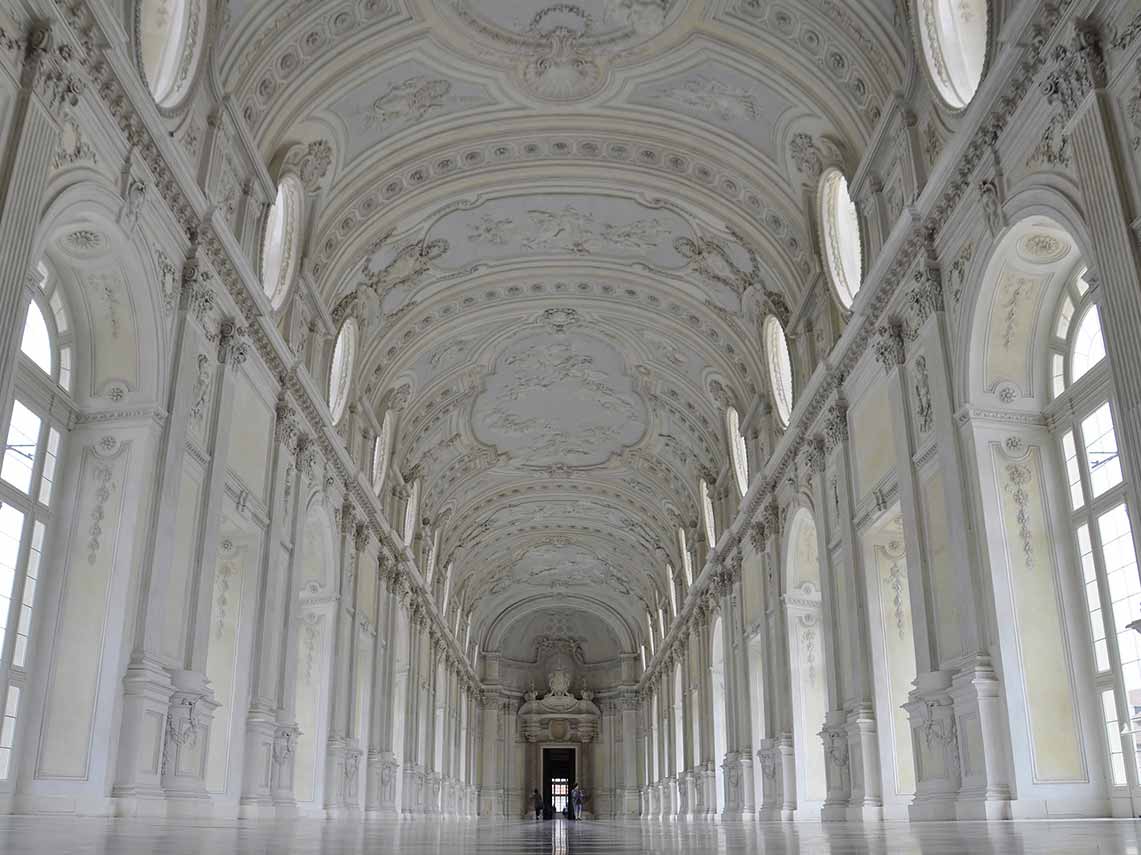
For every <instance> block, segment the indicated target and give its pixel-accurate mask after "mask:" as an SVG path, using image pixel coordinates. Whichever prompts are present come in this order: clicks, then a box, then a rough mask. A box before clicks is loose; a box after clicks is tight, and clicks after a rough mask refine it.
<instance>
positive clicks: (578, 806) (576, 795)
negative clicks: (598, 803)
mask: <svg viewBox="0 0 1141 855" xmlns="http://www.w3.org/2000/svg"><path fill="white" fill-rule="evenodd" d="M585 801H586V793H584V792H583V791H582V787H580V786H579V785H578V782H577V781H576V782H575V785H574V789H573V790H571V803H572V804H573V805H574V818H575V819H582V805H583V802H585Z"/></svg>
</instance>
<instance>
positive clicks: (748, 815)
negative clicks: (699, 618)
mask: <svg viewBox="0 0 1141 855" xmlns="http://www.w3.org/2000/svg"><path fill="white" fill-rule="evenodd" d="M742 561H743V557H742V555H741V546H740V544H739V543H738V544H736V545H735V546H734V547H733V549H732V550H731V551H730V552H729V554H728V555H727V556H726V559H725V567H726V572H725V576H724V578H725V584H726V586H727V587H726V591H727V596H726V600H725V601H726V603H727V605H728V613H727V614H726V620H725V624H726V625H727V627H728V632H729V635H730V638H731V640H732V647H730V648H727V650H726V668H727V670H729V669H730V668H731V674H732V682H733V699H734V703H733V711H734V718H735V720H734V727H733V741H732V742H731V743H730V746H731V747H732V752H733V754H734V757H733V761H732V762H733V769H732V774H731V775H729V776H727V778H728V780H729V781H730V787H731V788H732V789H735V790H736V809H735V810H736V813H735V816H739V817H741V818H743V819H752V818H753V815H754V814H755V813H756V804H755V802H756V791H755V789H754V786H753V745H752V740H753V728H752V724H751V721H752V703H751V699H750V697H749V661H748V655H747V650H748V647H747V645H746V644H745V614H744V594H743V592H742V581H741V566H742Z"/></svg>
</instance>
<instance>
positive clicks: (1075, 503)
mask: <svg viewBox="0 0 1141 855" xmlns="http://www.w3.org/2000/svg"><path fill="white" fill-rule="evenodd" d="M1062 453H1063V454H1064V455H1065V457H1066V477H1067V479H1068V480H1069V482H1070V507H1071V508H1072V509H1073V510H1075V511H1076V510H1077V509H1078V508H1080V507H1082V506H1083V505H1085V503H1086V500H1085V494H1084V492H1083V491H1082V473H1081V470H1080V469H1079V468H1078V449H1077V447H1076V446H1075V444H1074V433H1073V431H1066V432H1065V433H1064V434H1063V435H1062Z"/></svg>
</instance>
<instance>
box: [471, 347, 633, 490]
mask: <svg viewBox="0 0 1141 855" xmlns="http://www.w3.org/2000/svg"><path fill="white" fill-rule="evenodd" d="M624 372H625V367H624V365H623V362H622V358H621V356H620V355H619V354H618V352H617V351H615V350H614V349H613V348H612V347H610V346H609V345H607V344H606V343H604V342H602V341H600V340H599V339H596V338H593V337H587V336H585V335H581V334H578V333H568V334H565V335H564V336H560V337H558V338H556V339H555V340H554V341H552V340H551V338H550V337H549V336H546V335H542V336H532V337H530V338H526V339H523V340H522V341H519V342H517V343H515V344H513V345H511V346H510V347H508V348H507V350H505V351H504V352H503V353H502V354H501V355H500V357H499V358H498V360H497V361H496V368H495V371H494V372H493V373H492V374H491V376H490V377H488V378H487V381H486V391H485V392H484V393H483V394H481V395H480V396H479V397H478V398H477V399H476V402H475V406H474V408H473V412H472V428H473V430H474V432H475V434H476V437H477V438H478V439H480V441H482V442H484V443H486V444H488V445H493V446H495V447H496V448H497V449H499V451H500V452H503V453H506V454H507V455H508V457H509V459H510V460H511V461H512V462H513V463H515V464H518V465H525V466H549V465H551V464H555V463H565V464H567V465H569V466H574V467H582V466H596V465H598V464H601V463H604V462H605V461H606V460H607V459H608V458H609V457H610V456H611V455H613V454H616V453H618V452H619V451H621V450H622V449H623V448H627V447H629V446H631V445H634V444H635V443H636V442H638V441H639V440H640V439H641V437H642V434H643V432H644V430H645V427H646V424H647V420H648V414H647V411H646V405H645V403H644V402H643V401H642V400H641V398H640V397H639V396H638V395H637V394H636V393H635V392H634V388H633V382H632V380H631V379H630V378H629V377H627V376H626V375H625V373H624Z"/></svg>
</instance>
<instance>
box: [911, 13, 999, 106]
mask: <svg viewBox="0 0 1141 855" xmlns="http://www.w3.org/2000/svg"><path fill="white" fill-rule="evenodd" d="M918 8H919V32H920V42H921V43H922V46H923V56H924V58H925V59H926V60H927V70H928V72H929V73H930V75H931V80H932V82H933V83H934V84H935V90H936V91H937V92H938V93H939V96H940V97H941V98H942V99H943V100H944V101H946V102H947V104H948V105H949V106H951V107H954V108H955V109H959V110H961V109H962V108H964V107H966V106H967V105H968V104H969V103H970V102H971V99H972V98H974V96H975V92H977V91H978V88H979V83H980V82H982V75H983V68H984V67H985V66H986V53H987V17H988V14H989V11H988V9H987V3H986V0H920V2H919V4H918Z"/></svg>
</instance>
